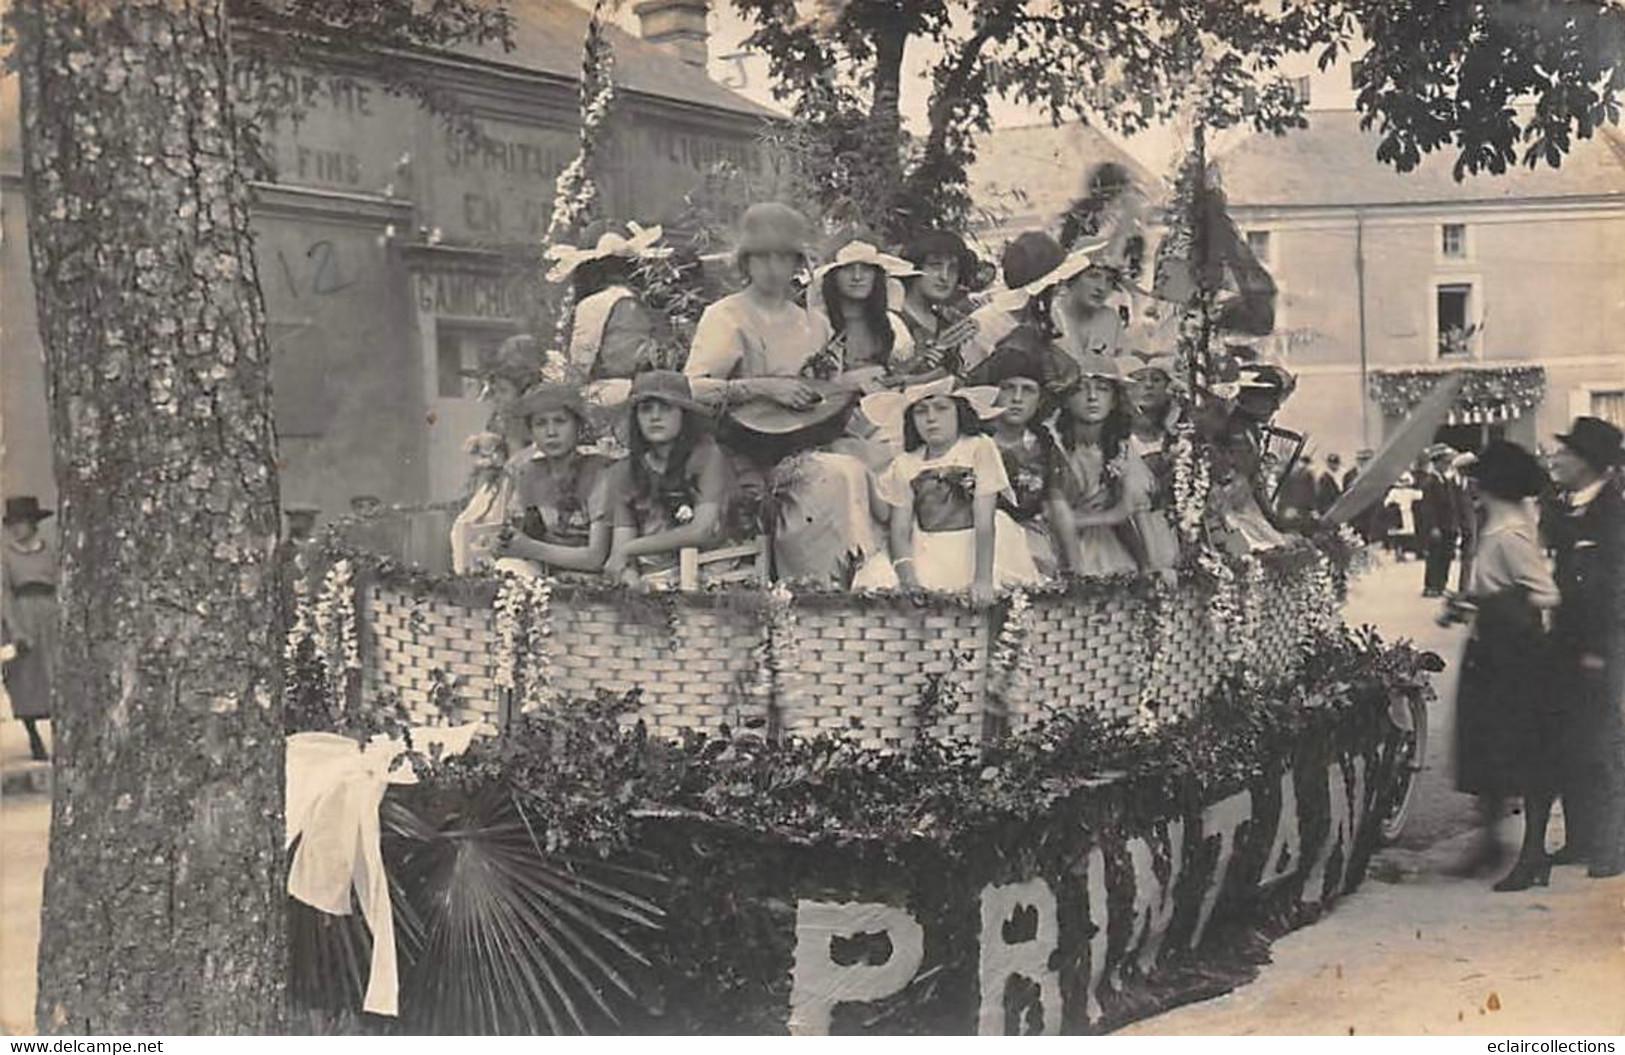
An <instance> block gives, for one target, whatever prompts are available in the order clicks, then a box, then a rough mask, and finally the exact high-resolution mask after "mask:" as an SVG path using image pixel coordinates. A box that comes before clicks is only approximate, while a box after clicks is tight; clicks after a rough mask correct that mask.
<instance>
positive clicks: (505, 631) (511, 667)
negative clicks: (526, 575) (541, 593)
mask: <svg viewBox="0 0 1625 1055" xmlns="http://www.w3.org/2000/svg"><path fill="white" fill-rule="evenodd" d="M491 608H492V610H493V611H494V612H495V613H496V625H497V654H496V668H497V669H496V679H495V680H496V684H497V688H498V689H501V690H503V691H504V692H512V691H513V690H514V688H515V687H516V686H517V685H518V678H517V675H518V671H519V642H520V639H521V638H522V637H523V636H524V629H523V627H524V612H525V590H524V586H523V585H522V584H521V582H520V581H519V576H517V575H504V576H503V577H502V584H501V585H500V586H498V587H497V596H496V600H495V601H494V602H492V605H491Z"/></svg>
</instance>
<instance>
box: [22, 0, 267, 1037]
mask: <svg viewBox="0 0 1625 1055" xmlns="http://www.w3.org/2000/svg"><path fill="white" fill-rule="evenodd" d="M223 8H224V0H117V2H115V3H106V2H104V0H24V2H23V3H22V5H21V8H20V10H19V11H17V12H16V13H17V15H18V17H19V23H20V24H19V29H20V35H19V45H18V55H19V58H20V60H21V63H22V70H21V72H22V92H23V95H22V98H23V125H24V142H23V145H24V172H25V178H26V180H27V197H28V206H29V232H30V238H31V244H32V253H33V271H34V284H35V287H36V289H37V291H38V298H39V324H40V330H41V336H42V337H43V339H44V344H45V356H46V377H47V389H48V392H49V397H50V402H51V423H52V430H53V433H54V443H55V450H54V456H55V467H56V479H57V486H58V489H59V503H60V505H59V509H60V517H61V520H60V524H61V537H62V540H63V545H62V550H63V553H62V557H63V560H62V589H61V599H62V611H63V630H64V634H63V641H64V648H65V654H64V656H63V662H62V664H61V667H60V669H61V671H62V678H61V681H60V683H59V685H58V686H57V696H56V708H57V709H56V732H57V758H56V771H55V796H56V798H55V803H54V808H53V811H52V818H51V821H52V831H51V852H50V864H49V867H48V869H47V872H46V881H45V910H44V922H43V931H42V939H41V946H40V960H39V965H40V968H39V969H40V985H39V1002H38V1005H37V1014H38V1021H39V1026H40V1028H41V1030H42V1031H56V1032H64V1033H100V1034H108V1033H121V1034H154V1033H158V1034H166V1033H167V1034H190V1033H250V1032H252V1033H263V1032H278V1031H280V1029H281V1024H282V1021H283V991H284V979H283V975H284V972H285V957H284V951H283V950H284V926H283V909H284V898H283V894H282V893H281V884H280V878H281V876H282V852H281V838H282V826H283V820H282V712H281V702H280V697H279V691H278V689H279V687H278V684H277V682H278V668H279V665H280V648H279V646H278V641H279V623H280V621H281V619H280V612H279V610H278V609H279V604H278V597H279V591H278V588H277V572H276V567H277V565H276V560H275V553H276V541H277V527H278V512H277V482H276V467H275V440H274V436H273V432H272V426H271V392H270V366H269V356H268V350H267V346H266V341H265V332H264V308H263V305H262V303H261V300H260V295H259V290H258V285H257V283H256V280H255V273H254V266H253V258H252V255H251V250H250V235H249V227H248V200H247V187H246V185H245V183H244V179H243V176H242V174H241V170H240V166H239V147H238V144H237V142H236V141H235V139H234V135H233V131H232V123H231V120H230V113H229V111H228V107H229V103H228V98H227V85H228V84H229V81H230V78H229V77H228V64H229V58H228V54H227V43H226V24H225V18H224V11H223Z"/></svg>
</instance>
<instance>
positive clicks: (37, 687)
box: [0, 495, 57, 762]
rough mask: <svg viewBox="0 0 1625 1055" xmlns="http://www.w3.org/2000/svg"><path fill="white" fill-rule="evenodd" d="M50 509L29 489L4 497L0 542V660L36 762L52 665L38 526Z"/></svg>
mask: <svg viewBox="0 0 1625 1055" xmlns="http://www.w3.org/2000/svg"><path fill="white" fill-rule="evenodd" d="M52 515H53V514H52V512H51V510H49V509H45V508H42V507H41V506H40V502H39V499H38V498H35V497H34V496H33V495H18V496H15V497H12V498H8V499H6V514H5V533H6V537H5V544H4V546H3V547H0V557H3V558H4V559H3V560H0V642H3V643H4V644H5V645H6V646H7V647H8V648H9V650H10V651H11V652H12V658H11V659H10V660H8V661H7V662H6V664H5V681H6V693H7V695H9V696H10V698H11V713H12V714H13V715H15V716H16V717H17V718H19V719H21V721H22V723H23V726H24V728H26V729H27V730H28V750H29V753H30V754H31V755H32V756H33V758H34V759H35V760H36V761H39V762H43V761H45V760H46V759H47V758H48V757H49V755H48V754H47V752H46V750H45V741H44V740H43V739H41V738H40V733H39V721H40V719H42V718H49V717H50V716H51V682H53V681H55V680H56V665H57V605H56V571H57V567H56V550H55V548H54V547H53V546H52V545H51V544H50V542H49V541H48V540H47V539H46V538H45V536H44V535H43V534H41V533H40V530H39V525H40V522H41V521H43V520H46V519H48V518H49V517H51V516H52Z"/></svg>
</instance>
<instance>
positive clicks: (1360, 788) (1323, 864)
mask: <svg viewBox="0 0 1625 1055" xmlns="http://www.w3.org/2000/svg"><path fill="white" fill-rule="evenodd" d="M1350 767H1351V768H1352V769H1353V770H1354V780H1353V782H1352V783H1350V782H1349V781H1348V780H1346V779H1345V778H1344V776H1343V767H1342V766H1341V765H1339V764H1338V763H1336V762H1333V763H1332V764H1331V768H1330V769H1329V770H1327V773H1326V785H1327V794H1328V797H1329V799H1330V803H1331V820H1330V822H1329V825H1328V827H1327V830H1326V838H1325V839H1324V840H1322V842H1321V844H1320V851H1319V852H1318V853H1316V854H1315V865H1314V867H1313V868H1311V869H1310V870H1309V878H1308V879H1306V880H1304V883H1303V902H1304V904H1306V905H1312V904H1319V903H1320V900H1321V898H1322V896H1323V894H1324V892H1325V889H1326V869H1327V867H1328V865H1330V863H1331V858H1332V849H1333V848H1334V847H1341V848H1342V850H1343V855H1342V859H1341V864H1340V866H1339V870H1338V874H1337V875H1336V876H1334V877H1332V879H1333V883H1334V884H1335V885H1334V887H1333V890H1332V893H1333V895H1334V896H1335V895H1336V894H1337V893H1339V892H1340V891H1341V890H1342V887H1343V878H1344V876H1345V875H1347V874H1348V867H1349V858H1350V857H1352V856H1353V854H1354V842H1355V838H1356V837H1357V836H1358V835H1359V825H1360V815H1361V812H1362V808H1363V806H1364V803H1365V759H1363V758H1361V757H1360V756H1358V755H1356V756H1355V757H1354V759H1353V761H1352V762H1351V763H1350ZM1351 794H1352V795H1353V799H1354V801H1353V803H1352V804H1351V803H1350V801H1349V796H1350V795H1351Z"/></svg>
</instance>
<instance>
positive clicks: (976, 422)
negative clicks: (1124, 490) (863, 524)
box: [863, 377, 1041, 603]
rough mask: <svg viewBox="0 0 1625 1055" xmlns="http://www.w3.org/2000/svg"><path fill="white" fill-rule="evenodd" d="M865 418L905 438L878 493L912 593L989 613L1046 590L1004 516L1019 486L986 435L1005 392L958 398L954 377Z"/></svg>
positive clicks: (889, 400) (896, 560) (888, 396)
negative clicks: (1007, 596) (947, 597)
mask: <svg viewBox="0 0 1625 1055" xmlns="http://www.w3.org/2000/svg"><path fill="white" fill-rule="evenodd" d="M863 411H864V413H865V414H866V415H867V416H868V417H869V418H870V420H872V421H874V422H875V423H876V424H877V425H880V426H881V427H883V428H884V427H888V426H896V427H899V428H901V430H902V433H903V453H902V454H899V455H898V456H897V457H896V458H894V459H893V460H892V462H891V464H890V465H889V466H887V468H886V470H885V471H884V472H883V473H881V474H880V478H879V480H878V481H877V483H876V490H877V491H878V492H879V495H880V497H881V498H882V499H883V500H884V501H885V502H887V503H888V504H889V505H890V506H891V507H892V514H891V557H892V565H893V567H894V568H895V569H896V571H897V577H898V579H899V580H900V581H901V583H902V584H903V585H904V586H908V587H919V588H924V589H928V590H948V591H956V590H965V589H969V590H970V591H971V595H972V597H973V598H974V599H975V600H976V601H977V602H978V603H986V602H988V601H991V600H992V599H993V597H994V595H995V592H996V591H997V590H998V589H999V588H1001V587H1007V586H1015V585H1021V584H1032V583H1037V582H1039V581H1041V576H1040V575H1039V574H1038V569H1037V568H1035V567H1034V566H1033V559H1032V554H1031V553H1029V552H1028V550H1027V542H1026V537H1025V535H1024V533H1023V532H1022V530H1021V529H1020V528H1019V527H1018V526H1017V525H1016V524H1015V522H1014V521H1012V520H1011V519H1010V516H1009V514H1008V513H1005V512H1002V511H1000V510H999V508H998V502H999V496H1000V495H1001V494H1004V493H1005V492H1006V491H1008V490H1009V487H1010V479H1009V477H1008V476H1007V475H1006V474H1005V471H1004V460H1003V459H1002V458H1001V457H1000V456H999V450H998V447H996V446H995V445H994V443H993V441H992V440H991V439H990V438H988V437H987V436H984V435H982V431H981V430H982V423H983V422H984V421H986V420H987V419H989V418H993V417H997V416H998V415H999V414H1001V413H1002V410H1001V408H1000V407H999V406H998V390H997V389H995V388H961V389H956V388H955V382H954V379H953V378H951V377H944V378H940V379H938V380H936V381H931V382H927V383H925V384H922V385H916V386H912V387H910V388H906V389H904V390H903V391H902V392H877V393H874V394H872V395H869V396H865V397H864V399H863Z"/></svg>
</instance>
